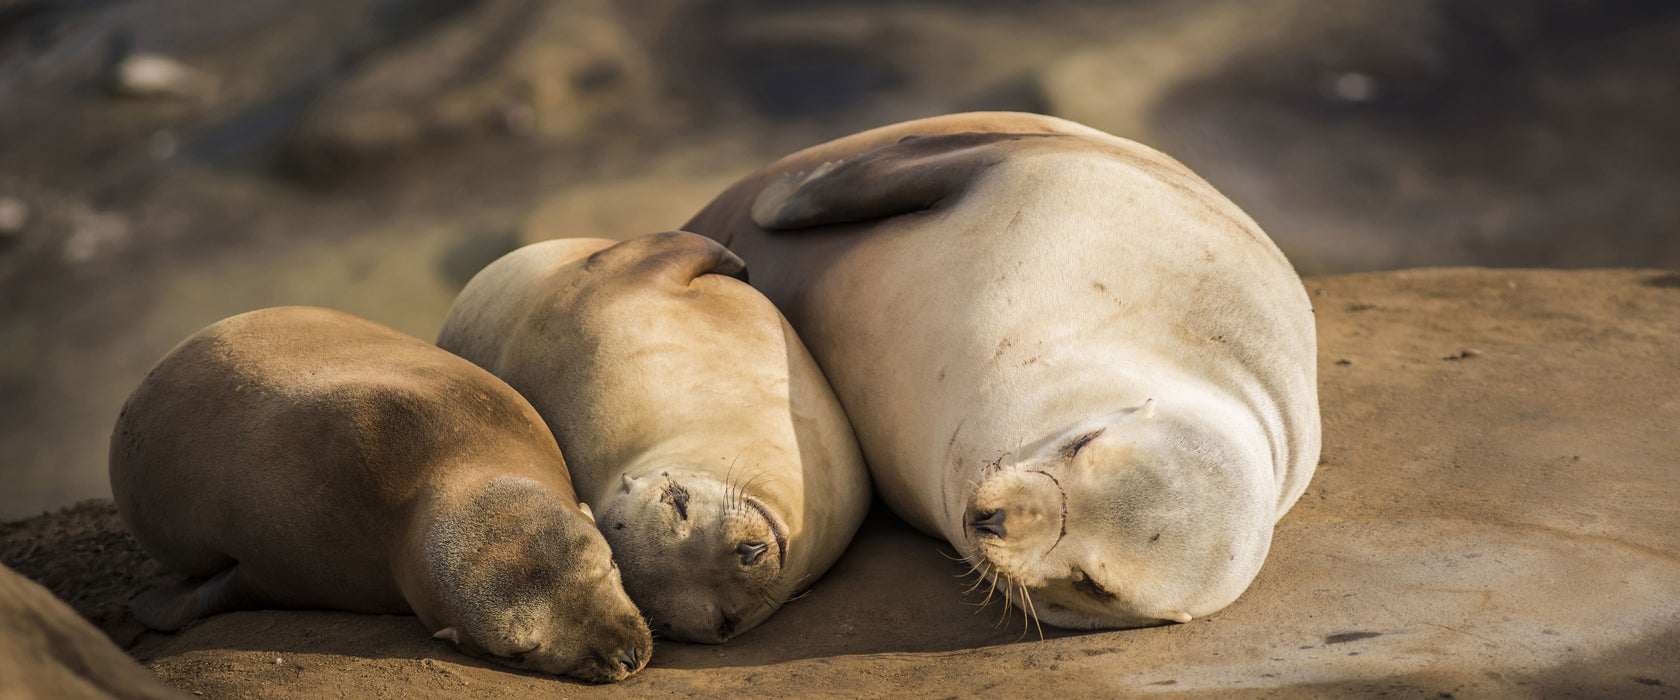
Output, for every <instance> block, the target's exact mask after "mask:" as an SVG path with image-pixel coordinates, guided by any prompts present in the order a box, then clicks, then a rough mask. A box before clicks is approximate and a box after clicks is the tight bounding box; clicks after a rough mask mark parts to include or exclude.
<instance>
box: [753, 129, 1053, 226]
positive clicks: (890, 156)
mask: <svg viewBox="0 0 1680 700" xmlns="http://www.w3.org/2000/svg"><path fill="white" fill-rule="evenodd" d="M1056 136H1057V135H1055V134H1002V133H962V134H942V135H938V136H909V137H906V138H904V139H903V140H900V141H899V142H898V143H895V144H893V145H891V146H884V147H881V148H877V149H875V150H873V151H869V152H867V153H863V154H861V155H858V156H854V157H852V158H847V159H846V160H842V161H838V162H833V163H824V164H823V165H821V166H819V167H817V168H816V169H814V170H809V171H806V172H798V173H787V174H785V175H782V176H780V177H778V178H776V179H775V180H773V181H771V182H770V184H769V185H767V186H766V187H765V188H764V190H763V191H761V192H759V194H758V197H757V198H756V199H754V200H753V206H752V220H753V223H755V224H758V226H759V227H760V228H765V229H771V230H776V229H797V228H810V227H814V226H827V225H830V224H844V223H853V222H859V221H870V220H873V219H883V218H886V217H889V216H897V215H899V214H908V213H911V212H917V211H923V210H927V209H932V208H934V207H936V206H938V205H939V204H940V203H941V202H943V201H946V200H947V199H950V198H952V197H954V196H956V195H960V194H961V193H962V192H963V191H964V190H966V189H967V188H968V186H969V184H970V183H972V182H974V181H975V180H976V179H978V177H979V176H980V175H981V174H982V173H984V172H985V170H986V169H987V168H989V167H991V166H993V165H996V164H997V163H999V162H1002V161H1003V159H1004V158H1005V157H1007V155H1008V151H1009V144H1011V143H1014V142H1019V141H1022V140H1024V139H1044V138H1056Z"/></svg>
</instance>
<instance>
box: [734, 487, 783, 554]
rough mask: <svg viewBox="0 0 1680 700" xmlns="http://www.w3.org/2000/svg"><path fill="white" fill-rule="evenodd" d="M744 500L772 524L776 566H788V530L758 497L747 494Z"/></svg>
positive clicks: (771, 530)
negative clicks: (784, 528)
mask: <svg viewBox="0 0 1680 700" xmlns="http://www.w3.org/2000/svg"><path fill="white" fill-rule="evenodd" d="M743 500H744V501H745V502H746V504H747V507H749V508H752V509H753V510H755V511H758V515H759V517H762V518H764V522H765V523H766V524H768V525H769V526H770V534H771V535H772V536H774V537H775V538H776V567H777V568H778V569H780V568H785V567H786V566H787V531H785V530H783V529H782V524H781V522H780V521H779V520H777V519H776V518H775V516H773V515H771V514H770V509H769V508H768V507H766V506H765V505H764V504H763V503H762V502H760V501H759V500H758V499H757V498H753V497H752V496H747V497H746V498H745V499H743Z"/></svg>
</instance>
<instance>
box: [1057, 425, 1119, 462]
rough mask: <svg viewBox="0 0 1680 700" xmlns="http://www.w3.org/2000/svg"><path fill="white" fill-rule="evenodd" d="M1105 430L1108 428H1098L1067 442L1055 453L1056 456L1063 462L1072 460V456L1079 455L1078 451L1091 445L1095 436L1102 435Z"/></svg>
mask: <svg viewBox="0 0 1680 700" xmlns="http://www.w3.org/2000/svg"><path fill="white" fill-rule="evenodd" d="M1107 429H1108V428H1098V429H1096V430H1093V431H1091V432H1089V433H1085V434H1084V435H1081V436H1079V437H1076V438H1074V439H1072V440H1069V441H1067V442H1066V443H1065V444H1063V445H1062V447H1061V449H1059V450H1057V451H1056V456H1058V457H1061V458H1062V460H1064V461H1065V460H1069V459H1073V457H1074V455H1077V454H1079V451H1080V450H1082V449H1084V448H1085V446H1086V445H1089V444H1091V441H1092V440H1095V439H1097V436H1099V435H1102V434H1103V431H1104V430H1107Z"/></svg>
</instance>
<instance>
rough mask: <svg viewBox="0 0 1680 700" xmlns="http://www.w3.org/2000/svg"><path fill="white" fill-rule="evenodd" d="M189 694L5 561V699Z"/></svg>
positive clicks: (1, 610) (0, 606)
mask: <svg viewBox="0 0 1680 700" xmlns="http://www.w3.org/2000/svg"><path fill="white" fill-rule="evenodd" d="M188 697H190V696H188V695H187V694H186V693H183V692H180V691H178V690H174V689H172V688H170V687H169V686H166V685H164V684H163V683H162V682H160V681H158V679H157V678H156V677H155V676H153V675H152V674H151V672H149V671H147V670H146V669H145V667H143V666H141V665H140V664H139V663H136V662H135V661H134V659H133V658H131V657H129V655H128V654H125V653H123V650H122V649H119V648H117V645H115V644H112V643H111V638H110V637H107V636H105V633H104V632H101V631H99V629H98V628H96V627H94V626H93V625H91V624H88V621H87V620H84V619H82V616H81V615H78V614H76V611H75V610H72V609H71V608H70V606H68V605H65V604H64V601H61V600H59V599H58V598H57V597H55V596H53V594H52V593H51V592H49V591H48V590H47V589H45V588H43V587H41V586H40V585H39V584H37V583H35V582H34V581H31V580H29V579H27V578H25V577H24V576H23V575H22V574H19V573H17V572H16V571H12V570H11V569H8V568H6V567H5V566H0V698H89V699H92V698H133V699H135V700H139V699H141V698H147V699H150V700H184V699H185V698H188Z"/></svg>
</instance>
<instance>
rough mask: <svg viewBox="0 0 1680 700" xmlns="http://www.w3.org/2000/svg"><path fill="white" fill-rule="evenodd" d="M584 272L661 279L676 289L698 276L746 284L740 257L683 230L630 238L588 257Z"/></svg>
mask: <svg viewBox="0 0 1680 700" xmlns="http://www.w3.org/2000/svg"><path fill="white" fill-rule="evenodd" d="M584 269H586V270H590V271H611V272H613V273H618V274H626V273H627V274H638V275H656V276H663V277H668V278H670V280H671V281H672V282H674V283H676V284H677V285H678V286H686V285H687V284H688V283H689V282H692V281H694V278H696V277H699V276H701V275H725V276H728V277H734V278H735V279H738V280H741V281H742V282H745V281H747V264H746V263H744V262H742V261H741V258H739V257H737V256H736V255H735V254H734V253H732V252H730V250H729V249H728V248H725V247H723V245H722V244H720V243H718V242H717V241H714V240H712V239H710V238H706V237H705V236H701V235H699V234H696V233H689V232H687V231H667V232H665V233H659V234H654V235H651V236H642V237H640V238H632V239H630V240H628V241H625V242H623V243H620V244H618V245H615V246H613V247H611V248H606V249H604V250H600V251H597V252H596V253H595V254H594V255H591V256H589V259H588V261H587V262H585V263H584Z"/></svg>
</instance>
